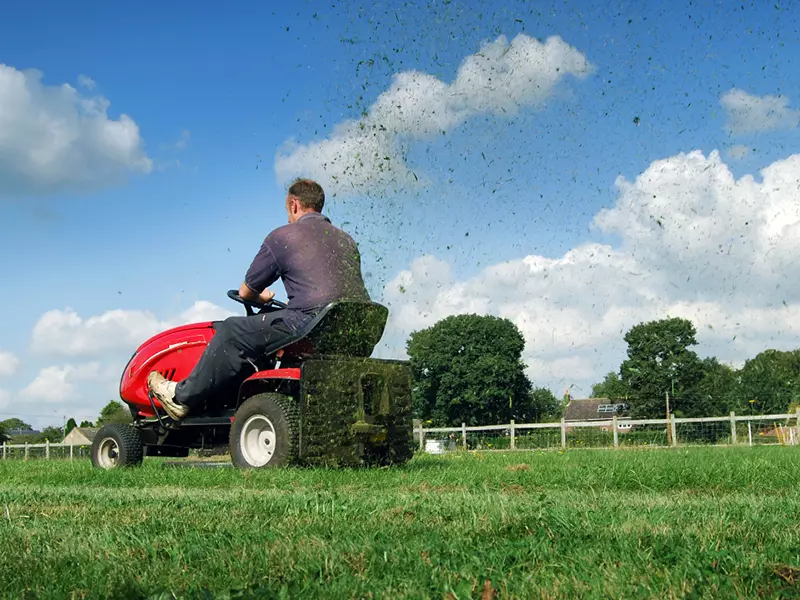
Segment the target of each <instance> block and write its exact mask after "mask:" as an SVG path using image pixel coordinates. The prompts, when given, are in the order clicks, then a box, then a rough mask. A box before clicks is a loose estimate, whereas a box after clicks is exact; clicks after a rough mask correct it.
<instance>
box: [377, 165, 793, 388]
mask: <svg viewBox="0 0 800 600" xmlns="http://www.w3.org/2000/svg"><path fill="white" fill-rule="evenodd" d="M761 175H762V177H763V181H762V182H761V183H758V182H756V181H755V180H754V178H753V177H751V176H746V177H743V178H742V179H739V180H735V179H734V178H733V176H732V175H731V173H730V171H729V170H728V168H727V166H726V165H725V164H724V163H722V162H721V160H720V158H719V155H718V153H716V152H712V153H711V154H710V155H709V156H708V157H706V156H703V155H702V153H700V152H691V153H688V154H680V155H677V156H673V157H671V158H668V159H665V160H661V161H655V162H654V163H652V164H651V165H650V167H649V168H648V169H647V170H646V171H645V172H644V173H642V174H641V175H640V176H639V177H637V178H636V180H635V181H633V182H628V181H626V180H625V179H623V178H620V179H618V181H617V186H618V189H619V196H618V198H617V201H616V203H615V205H614V206H613V207H612V208H610V209H607V210H603V211H600V212H599V213H598V214H597V215H596V218H595V225H596V226H597V227H598V228H599V229H601V230H603V231H605V232H608V233H615V234H617V235H619V236H620V238H621V240H622V241H621V245H620V247H619V248H613V247H611V246H609V245H603V244H596V243H590V242H589V243H584V244H581V245H579V246H577V247H576V248H574V249H572V250H571V251H569V252H567V253H565V254H564V255H563V256H561V257H558V258H547V257H543V256H536V255H531V256H526V257H524V258H520V259H517V260H513V261H508V262H504V263H500V264H496V265H492V266H490V267H487V268H485V269H483V270H482V271H480V272H479V273H477V274H475V275H474V276H473V277H471V278H469V279H467V280H463V281H457V280H455V278H454V277H453V275H452V272H451V270H450V267H449V265H448V264H447V263H445V262H443V261H441V260H438V259H436V258H435V257H431V256H425V257H421V258H419V259H417V260H415V261H414V262H413V263H412V264H411V265H410V268H409V269H407V270H405V271H402V272H401V273H399V274H398V275H397V276H396V277H395V278H394V279H393V280H392V281H390V282H389V283H388V284H387V286H386V288H385V290H384V302H386V303H387V304H388V305H389V307H390V309H391V314H390V323H389V326H388V328H387V335H386V337H385V339H384V342H383V343H382V346H381V349H380V354H381V355H383V356H404V354H405V352H404V350H405V341H406V339H407V337H408V334H409V333H410V332H411V331H412V330H415V329H419V328H422V327H427V326H430V325H432V324H434V323H435V322H436V321H438V320H439V319H441V318H444V317H445V316H448V315H451V314H458V313H471V312H474V313H477V314H494V315H497V316H501V317H507V318H508V319H510V320H512V321H513V322H514V323H516V325H517V326H518V327H519V328H520V330H521V331H522V333H523V335H524V336H525V339H526V353H525V359H526V361H527V364H528V365H529V374H530V376H531V378H532V379H533V381H534V383H535V384H536V385H546V386H547V387H550V388H551V389H553V390H554V391H561V390H563V389H564V388H566V387H569V386H571V385H575V386H576V387H577V390H580V391H579V392H578V393H583V394H588V393H589V392H590V387H591V384H592V383H595V382H597V381H599V380H601V379H602V377H603V375H604V374H605V373H606V372H608V371H612V370H617V369H618V367H619V364H620V363H621V362H622V360H624V358H625V343H624V340H623V336H624V334H625V332H626V331H627V330H628V329H630V328H631V327H632V326H634V325H636V324H637V323H640V322H642V321H646V320H650V319H661V318H665V317H672V316H676V317H685V318H689V319H691V320H692V321H693V323H694V324H695V327H696V328H697V330H698V335H697V337H698V341H699V343H700V345H699V347H698V348H696V350H697V351H698V352H699V353H700V354H701V356H702V355H712V356H717V357H718V358H719V359H721V360H723V361H729V362H731V363H734V364H741V362H742V361H743V360H744V359H746V358H750V357H752V356H755V355H756V354H757V353H758V352H760V351H762V350H764V349H766V348H778V349H789V348H795V347H797V346H798V344H797V339H798V336H800V285H798V283H796V282H798V281H800V263H798V262H797V261H796V260H795V259H794V256H795V253H796V251H795V248H797V247H798V242H800V239H798V237H799V236H800V205H799V204H798V203H797V202H796V193H797V190H798V189H800V155H795V156H791V157H789V158H787V159H786V160H782V161H777V162H775V163H773V164H772V165H770V166H769V167H767V168H766V169H764V170H763V171H762V172H761ZM573 391H576V390H573Z"/></svg>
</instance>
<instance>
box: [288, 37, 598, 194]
mask: <svg viewBox="0 0 800 600" xmlns="http://www.w3.org/2000/svg"><path fill="white" fill-rule="evenodd" d="M591 70H592V66H591V65H590V64H589V62H588V61H587V60H586V57H585V56H584V55H583V54H582V53H581V52H579V51H578V50H576V49H575V48H573V47H572V46H569V45H568V44H566V43H565V42H564V41H563V40H562V39H561V38H560V37H558V36H553V37H550V38H548V39H547V41H545V42H540V41H538V40H536V39H535V38H532V37H529V36H527V35H524V34H519V35H518V36H516V37H515V38H514V39H513V40H512V41H511V42H510V43H509V42H508V40H507V39H506V37H505V36H500V37H498V38H497V39H496V40H495V41H493V42H489V43H486V44H484V45H483V46H482V47H481V49H480V50H479V51H478V52H477V53H475V54H473V55H470V56H468V57H467V58H466V59H465V60H464V61H463V62H462V64H461V66H460V67H459V69H458V73H457V75H456V78H455V80H454V81H453V82H452V83H450V84H448V83H444V82H443V81H441V80H439V79H437V78H435V77H433V76H432V75H428V74H426V73H422V72H419V71H404V72H402V73H398V74H397V75H395V77H394V78H393V80H392V83H391V85H390V86H389V89H387V90H386V91H385V92H383V93H382V94H381V95H380V96H379V97H378V98H377V99H376V100H375V102H374V104H373V105H372V106H371V108H370V109H369V111H368V113H367V115H366V116H364V117H363V118H362V119H360V120H357V121H356V120H350V121H345V122H344V123H340V124H339V125H338V126H337V127H336V128H335V129H334V132H333V134H332V135H331V136H330V137H329V138H328V139H326V140H322V141H319V142H312V143H309V144H306V145H299V144H296V143H293V142H292V143H289V144H287V146H286V148H285V149H284V151H283V152H282V153H278V155H277V156H276V159H275V172H276V175H277V177H278V179H279V180H280V181H281V182H284V183H285V182H287V181H289V180H290V179H292V178H293V177H295V176H307V177H313V178H315V179H317V180H318V181H320V183H321V184H322V185H323V186H324V187H325V188H326V190H328V189H329V190H330V191H331V193H332V194H336V193H343V192H347V191H348V190H357V191H361V190H363V189H366V188H368V187H376V188H379V189H381V188H387V187H394V188H395V189H399V188H401V187H407V186H409V185H415V184H416V183H417V182H418V180H423V179H424V177H423V176H422V175H420V174H417V173H413V172H412V171H411V170H410V168H409V167H408V165H407V164H406V162H405V159H404V153H405V149H404V143H405V142H406V141H407V140H412V141H413V140H421V139H426V138H430V137H432V136H434V135H437V134H438V133H440V132H441V131H442V130H449V129H452V128H454V127H458V126H459V125H461V124H463V123H464V122H465V121H467V120H468V119H470V118H472V117H475V116H477V115H480V114H487V113H488V114H504V115H513V114H515V113H516V112H517V111H519V110H520V109H521V108H524V107H528V106H540V105H541V104H542V102H543V101H544V100H545V99H546V98H547V97H549V96H550V95H551V94H552V93H553V91H554V89H555V86H556V85H557V84H558V82H559V81H560V80H561V79H563V78H564V77H566V76H567V75H573V76H576V77H585V76H586V75H587V74H589V73H590V72H591Z"/></svg>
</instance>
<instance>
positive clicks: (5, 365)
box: [0, 350, 20, 377]
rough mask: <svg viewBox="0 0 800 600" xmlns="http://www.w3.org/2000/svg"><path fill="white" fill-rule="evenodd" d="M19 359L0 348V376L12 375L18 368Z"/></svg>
mask: <svg viewBox="0 0 800 600" xmlns="http://www.w3.org/2000/svg"><path fill="white" fill-rule="evenodd" d="M19 366H20V361H19V359H18V358H17V357H16V356H15V355H14V354H12V353H11V352H9V351H8V350H0V377H8V376H10V375H13V374H14V373H16V372H17V369H19Z"/></svg>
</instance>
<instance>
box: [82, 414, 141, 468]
mask: <svg viewBox="0 0 800 600" xmlns="http://www.w3.org/2000/svg"><path fill="white" fill-rule="evenodd" d="M143 459H144V447H143V446H142V436H141V435H140V434H139V430H138V429H136V428H135V427H131V426H130V425H128V424H127V423H109V424H108V425H103V426H102V427H101V428H100V431H98V432H97V435H95V436H94V441H93V442H92V465H94V466H95V467H97V468H98V469H114V468H116V467H138V466H139V465H141V464H142V460H143Z"/></svg>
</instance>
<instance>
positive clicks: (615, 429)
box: [612, 415, 619, 448]
mask: <svg viewBox="0 0 800 600" xmlns="http://www.w3.org/2000/svg"><path fill="white" fill-rule="evenodd" d="M613 421H614V422H613V425H612V426H613V428H614V448H617V447H619V432H618V431H617V415H614V417H613Z"/></svg>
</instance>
